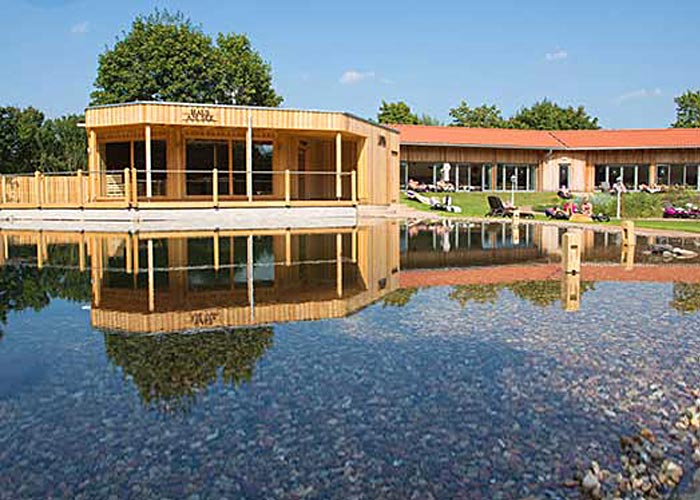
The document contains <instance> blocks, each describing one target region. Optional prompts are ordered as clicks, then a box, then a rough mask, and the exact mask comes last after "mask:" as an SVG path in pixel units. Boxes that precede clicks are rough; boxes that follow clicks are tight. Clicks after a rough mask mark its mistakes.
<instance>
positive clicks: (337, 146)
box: [335, 132, 343, 200]
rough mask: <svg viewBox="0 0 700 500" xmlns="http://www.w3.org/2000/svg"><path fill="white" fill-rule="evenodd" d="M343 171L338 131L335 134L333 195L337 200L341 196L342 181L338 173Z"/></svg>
mask: <svg viewBox="0 0 700 500" xmlns="http://www.w3.org/2000/svg"><path fill="white" fill-rule="evenodd" d="M342 171H343V136H342V135H341V133H340V132H337V133H336V134H335V197H336V198H337V199H338V200H339V199H341V198H342V197H343V183H342V180H341V178H340V174H341V172H342Z"/></svg>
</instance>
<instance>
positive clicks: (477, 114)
mask: <svg viewBox="0 0 700 500" xmlns="http://www.w3.org/2000/svg"><path fill="white" fill-rule="evenodd" d="M450 116H451V117H452V123H451V125H453V126H456V127H482V128H503V127H505V126H506V121H505V120H504V119H503V115H502V114H501V110H500V109H498V108H497V107H496V106H493V105H492V106H489V105H486V104H483V105H481V106H477V107H476V108H472V107H470V106H469V104H467V102H466V101H462V102H460V103H459V105H458V106H457V107H455V108H452V109H450Z"/></svg>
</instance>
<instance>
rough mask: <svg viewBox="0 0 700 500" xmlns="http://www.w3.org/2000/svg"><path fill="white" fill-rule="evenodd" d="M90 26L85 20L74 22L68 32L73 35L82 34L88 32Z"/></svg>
mask: <svg viewBox="0 0 700 500" xmlns="http://www.w3.org/2000/svg"><path fill="white" fill-rule="evenodd" d="M89 28H90V23H89V22H87V21H83V22H82V23H78V24H74V25H73V26H72V27H71V29H70V32H71V33H73V34H74V35H84V34H85V33H87V32H88V29H89Z"/></svg>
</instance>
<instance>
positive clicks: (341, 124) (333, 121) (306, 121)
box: [85, 101, 399, 135]
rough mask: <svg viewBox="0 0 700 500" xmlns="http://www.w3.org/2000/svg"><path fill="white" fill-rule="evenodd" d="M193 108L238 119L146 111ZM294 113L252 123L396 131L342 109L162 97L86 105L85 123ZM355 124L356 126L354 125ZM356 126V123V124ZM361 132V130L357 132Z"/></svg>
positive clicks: (206, 123)
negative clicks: (120, 113)
mask: <svg viewBox="0 0 700 500" xmlns="http://www.w3.org/2000/svg"><path fill="white" fill-rule="evenodd" d="M134 107H136V108H141V110H139V111H140V112H136V113H133V116H132V117H131V119H130V120H128V121H125V120H124V119H121V120H114V119H112V120H110V119H109V118H113V112H114V110H117V109H120V108H122V109H124V110H126V109H129V108H134ZM168 107H170V108H181V107H186V108H196V109H211V110H222V111H224V112H225V111H234V112H238V113H237V115H240V118H241V119H238V120H235V122H224V121H221V120H219V121H203V122H196V121H185V119H183V117H182V115H180V116H179V117H176V116H175V115H173V114H170V116H167V117H166V118H168V119H167V120H164V119H163V118H162V116H161V117H158V118H157V119H154V117H153V116H149V111H150V110H152V109H156V108H161V109H162V108H168ZM93 114H98V115H107V119H104V118H103V119H102V120H100V121H99V122H97V123H96V122H95V119H94V118H93V117H92V116H91V115H93ZM290 114H291V115H297V116H296V117H294V119H292V120H291V122H293V125H294V126H289V125H283V126H272V125H270V124H269V123H263V124H256V123H255V120H254V123H253V127H255V128H280V129H289V130H341V131H347V132H351V133H358V132H357V131H356V130H357V129H358V128H359V129H366V128H367V127H371V128H377V129H381V130H384V131H386V132H390V133H393V134H397V135H398V134H399V131H398V130H396V129H393V128H391V127H389V126H386V125H383V124H380V123H375V122H373V121H370V120H368V119H366V118H362V117H359V116H357V115H354V114H352V113H348V112H344V111H323V110H309V109H295V108H271V107H265V106H241V105H235V104H211V103H194V102H192V103H187V102H161V101H133V102H128V103H117V104H103V105H97V106H89V107H87V108H86V109H85V126H86V127H88V128H100V127H115V126H126V125H139V124H142V125H147V124H148V125H170V126H177V125H181V126H199V127H201V126H205V127H206V126H210V127H237V128H238V127H247V126H248V123H247V121H248V116H252V117H253V118H255V115H264V117H265V118H266V119H265V120H264V121H265V122H269V121H274V120H271V118H272V117H274V116H275V115H277V116H282V115H290ZM353 125H355V126H353ZM358 126H359V127H358ZM358 135H363V134H358Z"/></svg>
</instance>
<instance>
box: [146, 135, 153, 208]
mask: <svg viewBox="0 0 700 500" xmlns="http://www.w3.org/2000/svg"><path fill="white" fill-rule="evenodd" d="M151 181H152V179H151V126H150V125H146V198H148V199H149V201H150V199H151V197H152V196H153V185H152V184H151Z"/></svg>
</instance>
